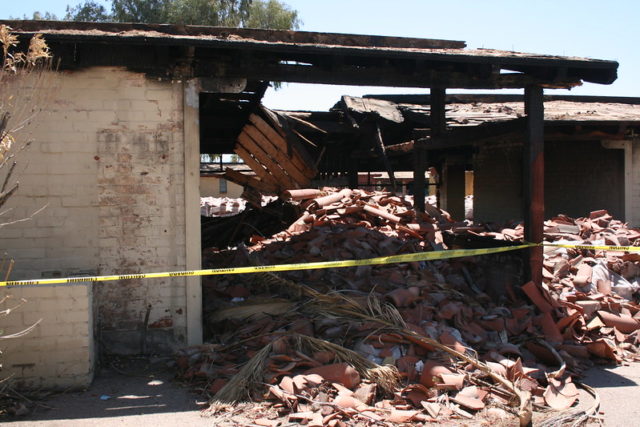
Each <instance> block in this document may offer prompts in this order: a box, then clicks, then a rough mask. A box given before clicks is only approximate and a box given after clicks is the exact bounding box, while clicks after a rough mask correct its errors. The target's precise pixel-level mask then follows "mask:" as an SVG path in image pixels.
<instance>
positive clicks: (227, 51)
mask: <svg viewBox="0 0 640 427" xmlns="http://www.w3.org/2000/svg"><path fill="white" fill-rule="evenodd" d="M0 24H5V25H8V26H10V27H12V28H13V30H14V32H15V33H16V34H18V35H21V36H24V37H27V36H30V35H33V34H35V33H39V34H43V35H44V36H45V38H46V39H47V41H48V42H49V44H50V45H51V46H52V48H53V51H54V54H56V56H58V57H60V58H61V59H62V63H61V67H62V68H67V69H73V68H82V67H88V66H93V65H120V66H127V67H129V68H131V69H133V70H137V71H143V72H147V73H149V74H153V75H163V76H169V77H171V78H175V77H180V74H181V73H182V75H183V76H195V77H232V78H247V79H254V80H271V81H288V82H302V83H324V84H350V85H375V86H396V87H444V88H470V89H473V88H485V89H497V88H522V87H525V86H528V85H540V86H544V87H552V88H558V87H572V86H576V85H580V84H581V83H582V82H583V81H584V82H593V83H601V84H610V83H612V82H613V81H615V79H616V78H617V68H618V63H617V62H615V61H603V60H596V59H588V58H575V57H563V56H552V55H536V54H527V53H520V52H509V51H500V50H492V49H475V50H471V49H465V48H464V47H465V44H464V43H463V42H458V41H447V40H432V39H415V38H402V37H384V36H364V35H351V34H331V33H311V32H301V31H282V30H253V29H238V28H215V27H200V26H180V25H149V24H114V23H84V22H83V23H81V22H57V21H0ZM142 46H144V47H145V49H144V50H142V49H140V48H141V47H142ZM185 64H186V67H185Z"/></svg>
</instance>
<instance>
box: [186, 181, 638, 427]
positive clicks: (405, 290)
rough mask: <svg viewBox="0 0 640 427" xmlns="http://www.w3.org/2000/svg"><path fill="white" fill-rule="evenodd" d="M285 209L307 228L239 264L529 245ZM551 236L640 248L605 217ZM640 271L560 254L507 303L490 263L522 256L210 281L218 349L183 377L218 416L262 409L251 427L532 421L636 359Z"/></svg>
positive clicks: (433, 221)
mask: <svg viewBox="0 0 640 427" xmlns="http://www.w3.org/2000/svg"><path fill="white" fill-rule="evenodd" d="M286 196H287V197H288V198H289V199H291V200H293V201H294V202H295V203H299V204H300V208H301V211H302V212H303V213H302V215H301V216H300V217H299V219H298V220H296V221H295V222H294V223H292V224H291V225H290V226H289V228H288V229H287V230H285V231H283V232H280V233H277V234H275V235H273V236H271V237H269V238H265V237H262V236H254V237H253V238H252V246H250V247H249V248H239V249H238V250H237V251H235V252H234V253H233V261H229V263H228V264H226V266H228V265H229V264H232V265H246V264H249V263H251V264H264V265H268V264H282V263H290V262H313V261H323V260H342V259H360V258H370V257H376V256H385V255H396V254H402V253H412V252H417V251H430V250H445V249H447V245H446V244H445V241H446V240H447V236H448V235H452V234H460V233H466V234H467V235H468V236H471V238H473V237H474V236H477V237H478V238H485V239H486V238H487V237H490V238H492V240H494V241H495V240H501V241H504V242H503V244H512V243H511V242H518V241H521V239H522V234H523V233H522V227H521V226H517V227H514V228H508V229H502V230H501V231H500V232H491V231H486V229H485V228H483V227H479V226H468V224H464V223H455V222H453V221H451V220H450V219H449V218H448V215H447V214H446V213H445V212H442V211H440V210H438V209H436V208H434V207H428V213H425V214H416V212H415V211H414V210H413V209H412V206H411V203H410V202H409V201H408V200H407V199H404V198H402V197H397V196H392V195H390V194H387V193H381V192H365V191H361V190H349V189H344V190H335V189H324V190H292V191H290V192H288V194H287V195H286ZM483 230H485V231H483ZM545 233H546V239H547V240H548V241H549V242H555V243H567V242H571V243H574V244H607V245H624V246H631V245H636V244H640V232H638V231H637V230H634V229H629V228H627V227H626V226H625V224H623V223H621V222H620V221H616V220H614V219H612V218H611V216H610V215H608V214H607V213H606V212H594V213H592V214H591V216H590V217H589V218H580V219H575V220H574V219H571V218H568V217H565V216H558V217H556V218H553V219H552V220H550V221H547V222H546V223H545ZM492 257H493V258H492ZM487 260H489V261H487ZM638 261H640V256H638V255H636V254H625V253H624V252H619V253H618V252H604V251H591V250H584V249H580V250H578V249H569V248H563V247H558V246H548V247H545V264H544V267H545V276H544V284H543V286H542V287H538V286H536V285H534V284H533V283H527V284H525V285H523V286H515V287H512V286H510V285H507V286H506V288H505V292H504V295H502V296H501V297H500V298H499V297H496V296H495V294H493V295H492V294H491V292H490V289H491V286H492V284H493V283H492V281H491V277H493V276H491V275H489V276H487V275H486V274H485V275H484V276H483V271H484V270H486V268H487V265H486V263H487V262H488V263H489V267H490V268H492V269H497V270H501V269H504V270H509V268H510V267H509V266H508V264H515V265H517V264H518V262H521V256H520V255H518V254H517V253H511V254H507V255H497V256H493V255H490V256H485V257H471V258H463V259H451V260H446V261H432V262H416V263H406V264H395V265H381V266H361V267H357V268H343V269H327V270H308V271H291V272H286V273H279V274H278V275H275V274H270V273H265V274H255V275H245V276H239V275H236V276H224V277H216V278H205V279H204V280H205V282H204V289H205V292H206V291H207V289H208V290H209V292H214V293H215V295H216V296H217V299H216V301H217V303H216V304H215V305H212V306H211V307H205V312H206V318H207V320H206V321H207V325H206V327H207V330H208V333H209V340H208V341H209V342H211V344H207V345H204V346H197V347H191V348H188V349H185V350H182V351H181V352H180V354H179V356H178V359H177V360H178V366H179V367H180V372H181V375H182V377H183V378H185V379H189V380H192V381H194V382H196V383H199V384H201V385H202V387H203V390H205V391H206V392H208V393H209V394H210V395H212V396H213V401H215V402H225V401H226V402H235V401H239V400H243V399H247V398H250V399H252V400H255V401H260V402H262V403H261V404H260V405H259V408H258V409H257V410H256V411H254V412H252V417H251V418H252V422H254V423H255V424H258V425H273V426H275V425H278V424H279V423H281V422H283V421H288V422H296V423H301V424H305V425H309V426H322V425H329V426H341V425H346V424H352V423H354V422H360V423H362V424H363V425H389V423H405V422H407V423H408V422H426V421H432V422H433V421H439V422H443V421H447V420H454V419H471V418H473V417H474V416H480V417H483V418H484V419H491V418H494V419H500V420H502V419H509V417H515V416H518V417H520V422H521V423H525V422H527V421H528V420H529V419H530V416H531V411H530V408H531V405H533V408H552V409H556V410H566V409H568V408H570V407H571V406H572V405H574V404H575V402H576V400H577V397H578V391H577V388H576V386H575V385H574V383H573V382H572V375H573V374H578V373H580V372H581V371H582V370H583V369H584V368H585V367H587V366H589V364H590V362H589V361H588V359H589V357H590V356H593V357H594V358H598V359H599V360H602V359H609V360H615V361H621V360H632V359H636V358H637V344H638V330H639V329H640V323H639V322H638V318H640V306H638V305H637V304H636V303H635V302H634V301H633V299H632V298H633V294H634V293H635V290H636V289H637V288H638V286H637V283H636V282H635V281H634V280H635V278H636V276H637V274H638V270H640V267H639V265H640V264H639V263H638ZM492 262H493V264H491V263H492ZM210 267H214V266H213V265H212V266H210ZM515 276H516V277H517V274H516V275H515ZM520 284H521V282H520ZM217 407H218V408H220V407H221V406H217ZM582 415H584V414H581V415H580V416H582ZM536 416H537V415H536ZM578 416H579V415H575V417H578ZM574 420H575V419H574Z"/></svg>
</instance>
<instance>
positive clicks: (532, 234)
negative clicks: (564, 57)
mask: <svg viewBox="0 0 640 427" xmlns="http://www.w3.org/2000/svg"><path fill="white" fill-rule="evenodd" d="M524 95H525V96H524V102H525V111H526V113H527V138H526V144H525V146H524V150H523V154H524V160H523V166H524V167H523V173H524V176H523V180H522V182H523V184H524V189H523V195H524V197H523V199H524V238H525V240H526V241H527V242H531V243H541V242H542V241H543V238H544V102H543V89H542V88H541V87H539V86H528V87H527V88H525V93H524ZM542 261H543V251H542V246H536V247H533V248H530V249H529V265H528V267H529V269H528V271H527V276H528V278H530V279H531V280H533V282H534V283H536V284H537V285H541V284H542V268H543V267H542Z"/></svg>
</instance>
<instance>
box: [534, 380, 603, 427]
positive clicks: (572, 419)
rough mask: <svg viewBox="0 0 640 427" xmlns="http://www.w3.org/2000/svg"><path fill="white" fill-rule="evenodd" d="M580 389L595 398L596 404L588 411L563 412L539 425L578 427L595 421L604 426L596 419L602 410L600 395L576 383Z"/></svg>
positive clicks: (545, 426)
mask: <svg viewBox="0 0 640 427" xmlns="http://www.w3.org/2000/svg"><path fill="white" fill-rule="evenodd" d="M576 385H577V386H578V387H581V388H583V389H585V390H586V391H587V392H588V393H589V394H591V395H592V396H593V399H594V403H593V405H591V407H590V408H588V409H574V410H568V411H563V412H561V413H560V414H559V415H556V416H554V417H551V418H547V419H546V420H544V421H542V422H540V423H539V424H538V425H539V426H540V427H555V426H568V425H571V426H572V427H578V426H581V425H583V424H584V423H586V422H587V421H589V420H590V419H591V420H593V419H595V420H596V421H597V422H598V424H600V425H603V424H602V420H601V419H599V418H596V414H597V413H598V411H599V410H600V395H599V394H598V392H597V391H595V390H594V389H593V388H592V387H590V386H588V385H586V384H582V383H579V382H576Z"/></svg>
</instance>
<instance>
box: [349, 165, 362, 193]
mask: <svg viewBox="0 0 640 427" xmlns="http://www.w3.org/2000/svg"><path fill="white" fill-rule="evenodd" d="M359 173H360V165H359V164H358V159H351V162H350V163H349V170H348V173H347V179H348V185H349V188H353V189H356V188H358V184H359V181H360V179H359V176H358V175H359Z"/></svg>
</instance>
